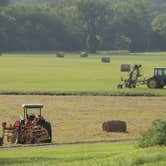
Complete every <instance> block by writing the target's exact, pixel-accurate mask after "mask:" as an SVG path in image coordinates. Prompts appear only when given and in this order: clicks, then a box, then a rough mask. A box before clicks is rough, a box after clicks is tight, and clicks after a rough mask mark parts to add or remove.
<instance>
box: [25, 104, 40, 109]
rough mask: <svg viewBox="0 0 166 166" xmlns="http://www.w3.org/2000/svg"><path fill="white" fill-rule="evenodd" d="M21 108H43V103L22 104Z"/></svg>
mask: <svg viewBox="0 0 166 166" xmlns="http://www.w3.org/2000/svg"><path fill="white" fill-rule="evenodd" d="M22 108H29V109H33V108H43V105H42V104H23V105H22Z"/></svg>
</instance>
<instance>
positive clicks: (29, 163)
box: [0, 143, 166, 166]
mask: <svg viewBox="0 0 166 166" xmlns="http://www.w3.org/2000/svg"><path fill="white" fill-rule="evenodd" d="M0 165H2V166H8V165H11V166H36V165H40V166H46V165H49V166H54V165H56V166H80V165H81V166H140V165H141V166H165V165H166V147H152V148H146V149H141V148H138V147H137V145H136V144H134V143H114V144H108V143H107V144H105V143H102V144H84V145H67V146H54V147H40V148H39V147H36V148H20V149H0Z"/></svg>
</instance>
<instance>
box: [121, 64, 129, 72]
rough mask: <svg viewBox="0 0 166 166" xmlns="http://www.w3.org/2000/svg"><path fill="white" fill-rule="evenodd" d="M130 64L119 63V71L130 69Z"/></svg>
mask: <svg viewBox="0 0 166 166" xmlns="http://www.w3.org/2000/svg"><path fill="white" fill-rule="evenodd" d="M130 69H131V68H130V65H129V64H121V71H122V72H129V71H130Z"/></svg>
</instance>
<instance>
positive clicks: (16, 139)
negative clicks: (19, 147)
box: [0, 104, 52, 145]
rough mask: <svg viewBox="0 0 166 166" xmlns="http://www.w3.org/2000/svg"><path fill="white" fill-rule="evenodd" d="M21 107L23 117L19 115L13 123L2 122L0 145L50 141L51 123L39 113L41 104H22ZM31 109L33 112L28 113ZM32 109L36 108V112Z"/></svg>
mask: <svg viewBox="0 0 166 166" xmlns="http://www.w3.org/2000/svg"><path fill="white" fill-rule="evenodd" d="M22 107H23V112H24V117H23V118H22V117H20V119H19V120H17V121H15V122H14V124H7V123H6V122H3V123H2V137H0V145H3V144H7V145H8V144H35V143H51V141H52V129H51V123H50V122H48V121H46V120H45V119H44V117H43V116H42V114H41V110H42V108H43V105H41V104H23V105H22ZM32 110H33V113H29V112H32ZM34 110H35V111H36V110H37V111H38V114H34ZM35 113H36V112H35Z"/></svg>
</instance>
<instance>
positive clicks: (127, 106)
mask: <svg viewBox="0 0 166 166" xmlns="http://www.w3.org/2000/svg"><path fill="white" fill-rule="evenodd" d="M165 101H166V97H111V96H0V117H1V118H0V124H1V122H2V121H7V122H11V123H14V122H15V120H17V119H18V117H19V115H20V114H22V113H23V112H22V108H21V105H22V104H23V103H42V104H44V105H45V108H44V110H43V115H44V117H46V118H47V119H48V120H49V121H51V123H52V127H53V142H54V143H71V142H87V141H105V140H124V139H135V138H137V137H138V136H139V134H140V132H142V131H144V130H145V129H146V128H148V127H149V126H150V125H151V122H152V121H153V120H156V119H159V118H163V117H165V116H166V102H165ZM107 120H124V121H126V122H127V125H128V132H127V133H106V132H103V131H102V123H103V122H104V121H107ZM0 131H1V130H0ZM0 135H1V134H0Z"/></svg>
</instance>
